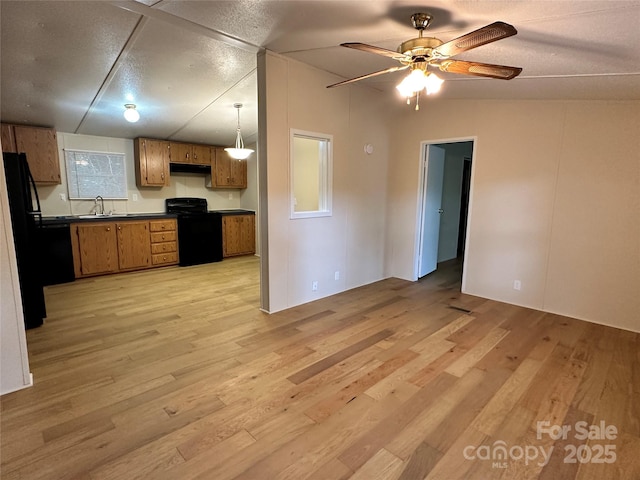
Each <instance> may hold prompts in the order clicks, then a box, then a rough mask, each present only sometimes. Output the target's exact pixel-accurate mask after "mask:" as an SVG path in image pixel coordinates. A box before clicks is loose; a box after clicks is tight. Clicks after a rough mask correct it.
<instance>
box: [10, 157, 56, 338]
mask: <svg viewBox="0 0 640 480" xmlns="http://www.w3.org/2000/svg"><path fill="white" fill-rule="evenodd" d="M2 157H3V160H4V172H5V177H6V182H7V185H6V186H7V195H8V197H9V210H10V211H11V223H12V225H13V240H14V244H15V248H16V263H17V266H18V278H19V280H20V292H21V295H22V309H23V311H24V323H25V326H26V328H35V327H39V326H40V325H42V322H43V319H44V318H45V317H46V316H47V314H46V309H45V304H44V289H43V282H42V276H41V273H40V265H39V258H40V255H39V248H38V223H39V222H40V221H41V219H42V217H41V212H40V199H39V198H38V191H37V190H36V185H35V182H34V181H33V177H32V175H31V172H30V171H29V164H28V163H27V156H26V155H25V154H24V153H3V154H2Z"/></svg>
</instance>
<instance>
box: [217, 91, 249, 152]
mask: <svg viewBox="0 0 640 480" xmlns="http://www.w3.org/2000/svg"><path fill="white" fill-rule="evenodd" d="M233 108H235V109H237V111H238V126H237V128H236V144H235V147H228V148H225V149H224V151H225V152H227V153H228V154H229V156H230V157H231V158H234V159H236V160H245V159H247V158H248V157H249V155H251V154H252V153H253V150H252V149H250V148H244V141H243V140H242V134H241V133H240V109H241V108H242V104H241V103H234V104H233Z"/></svg>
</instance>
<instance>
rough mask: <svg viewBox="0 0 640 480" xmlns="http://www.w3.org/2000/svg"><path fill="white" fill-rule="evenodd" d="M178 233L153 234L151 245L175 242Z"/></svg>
mask: <svg viewBox="0 0 640 480" xmlns="http://www.w3.org/2000/svg"><path fill="white" fill-rule="evenodd" d="M175 241H176V232H175V230H174V231H169V232H154V233H152V234H151V243H162V242H175Z"/></svg>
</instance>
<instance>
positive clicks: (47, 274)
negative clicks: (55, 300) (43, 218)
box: [37, 222, 76, 285]
mask: <svg viewBox="0 0 640 480" xmlns="http://www.w3.org/2000/svg"><path fill="white" fill-rule="evenodd" d="M37 242H38V247H39V255H38V257H39V264H40V265H41V269H40V273H41V275H42V281H43V284H44V285H56V284H58V283H67V282H73V281H74V280H75V279H76V276H75V273H74V271H73V253H72V250H71V229H70V225H69V223H57V222H56V223H43V224H42V225H40V226H39V228H38V231H37Z"/></svg>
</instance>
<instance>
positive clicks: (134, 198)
mask: <svg viewBox="0 0 640 480" xmlns="http://www.w3.org/2000/svg"><path fill="white" fill-rule="evenodd" d="M131 200H133V201H134V202H137V201H138V194H137V193H134V194H133V195H131Z"/></svg>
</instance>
